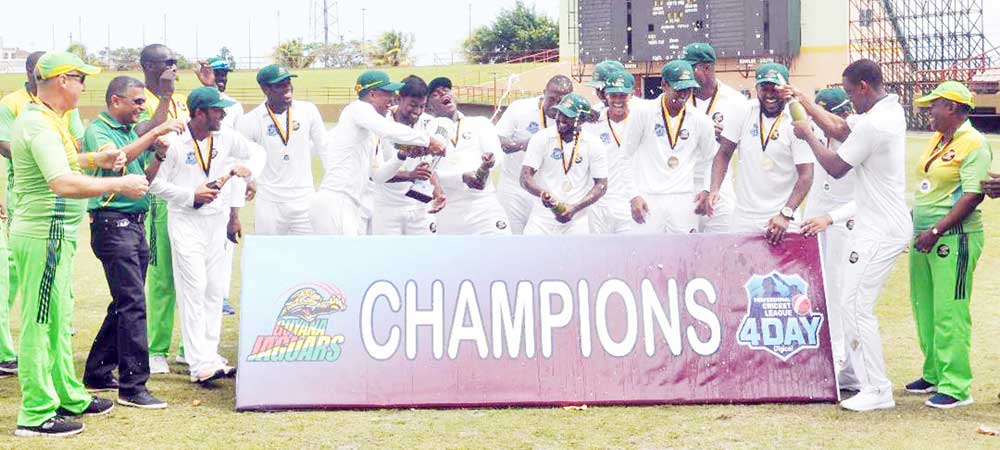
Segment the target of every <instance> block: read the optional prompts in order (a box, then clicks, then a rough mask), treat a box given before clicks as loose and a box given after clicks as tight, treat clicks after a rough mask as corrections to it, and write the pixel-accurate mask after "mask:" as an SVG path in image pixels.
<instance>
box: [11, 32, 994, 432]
mask: <svg viewBox="0 0 1000 450" xmlns="http://www.w3.org/2000/svg"><path fill="white" fill-rule="evenodd" d="M715 62H716V55H715V51H714V50H713V49H712V47H711V46H710V45H708V44H704V43H694V44H690V45H688V46H686V47H685V48H684V53H683V58H681V59H677V60H673V61H669V62H667V63H666V64H665V65H664V66H663V68H662V71H661V73H660V75H661V77H662V84H661V85H660V88H661V89H662V94H661V95H660V96H659V97H657V98H655V99H650V100H645V99H641V98H638V97H635V96H634V94H633V93H634V92H635V88H636V85H635V79H634V77H633V75H632V74H630V73H629V72H628V71H626V70H625V67H624V66H623V65H622V64H621V63H619V62H616V61H605V62H602V63H600V64H597V65H596V67H595V69H594V73H593V76H592V79H591V80H590V82H589V83H588V85H590V86H592V87H593V88H594V89H595V90H596V94H597V97H598V98H599V99H600V102H597V103H595V104H591V103H590V102H589V101H588V100H587V99H586V98H584V96H581V95H579V94H578V93H574V92H573V83H572V81H571V80H570V79H569V78H568V77H565V76H561V75H560V76H555V77H553V78H551V79H550V80H549V81H548V83H547V84H546V86H545V88H544V92H543V95H542V96H540V97H534V98H526V99H521V100H516V101H514V102H512V103H511V104H510V105H509V106H508V107H507V108H506V110H505V111H504V112H503V114H502V115H501V116H500V117H499V120H498V121H496V123H494V122H493V121H492V120H491V119H489V118H486V117H472V116H466V115H465V114H463V113H462V112H461V111H459V110H458V99H457V98H456V96H455V92H454V91H453V86H452V82H451V80H449V79H448V78H444V77H439V78H435V79H432V80H430V82H425V81H424V80H423V79H421V78H419V77H417V76H410V77H407V78H405V79H403V80H401V81H400V82H393V81H392V80H391V79H390V77H389V76H388V75H387V74H386V73H385V72H382V71H377V70H369V71H366V72H364V73H362V74H361V75H360V76H359V77H358V79H357V82H356V84H355V91H356V93H357V100H356V101H353V102H351V103H350V104H348V105H347V106H346V107H344V109H343V110H342V112H341V113H340V116H339V118H337V120H336V125H335V126H334V127H333V128H332V129H330V130H329V131H328V130H327V129H326V126H325V124H324V118H323V117H322V115H321V114H320V110H319V109H318V108H317V107H316V106H315V105H313V104H312V103H309V102H305V101H301V100H295V99H294V96H293V93H294V89H293V80H294V78H295V77H296V75H295V74H293V73H291V72H289V71H288V70H287V69H285V68H283V67H280V66H278V65H271V66H267V67H264V68H262V69H260V71H259V72H258V73H257V83H258V84H259V86H260V88H261V90H262V91H263V93H264V96H265V101H264V102H263V103H261V104H260V105H258V106H256V107H254V108H253V109H251V110H250V111H249V112H244V108H243V106H242V105H240V104H239V103H238V102H236V101H235V100H234V99H232V98H231V97H229V96H227V95H226V94H225V90H226V85H227V80H228V74H229V72H230V68H229V66H228V64H227V63H226V62H225V61H224V60H221V59H213V60H210V61H208V62H206V63H203V64H202V66H201V68H200V69H199V70H197V71H196V73H197V76H198V78H199V80H200V81H201V82H202V84H204V86H203V87H199V88H197V89H194V90H193V91H191V92H190V93H188V94H187V95H184V94H181V93H179V92H176V91H175V88H174V84H175V80H176V77H177V67H176V64H177V60H176V57H175V56H174V54H173V53H172V52H171V51H170V49H168V48H167V47H165V46H162V45H150V46H147V47H146V48H144V49H143V51H142V54H141V58H140V63H141V65H142V69H143V73H144V76H145V79H144V80H138V79H135V78H131V77H128V76H119V77H116V78H114V79H113V80H112V81H111V82H110V84H109V85H108V88H107V92H106V96H105V100H106V104H107V109H106V110H105V111H103V112H101V113H100V115H99V116H98V117H97V118H95V119H94V120H92V121H91V122H90V124H89V126H88V127H86V128H84V127H83V124H82V121H81V120H80V117H79V113H78V112H77V109H76V104H77V101H78V98H79V95H80V92H81V91H82V90H83V85H84V81H85V79H86V77H87V76H89V75H94V74H96V73H98V72H99V68H97V67H94V66H90V65H87V64H85V63H84V62H83V61H81V60H80V59H79V58H77V57H75V56H73V55H71V54H68V53H46V54H41V52H39V53H36V54H32V56H31V58H29V63H28V66H27V70H28V83H26V85H25V89H24V91H23V92H22V91H18V92H17V93H14V94H11V95H9V96H8V97H5V98H4V100H3V101H2V102H0V104H2V106H0V133H2V134H0V153H3V156H5V157H7V158H9V159H10V160H11V164H10V165H9V166H10V167H11V170H10V172H9V174H8V190H7V192H8V199H7V203H8V207H9V221H10V238H9V240H10V242H9V248H10V254H11V257H10V258H9V264H8V265H9V267H8V268H7V269H8V272H9V274H10V276H9V277H7V276H3V277H0V280H8V279H9V284H10V289H9V290H8V289H0V291H7V292H0V295H2V294H4V293H6V294H8V297H9V298H8V299H6V300H5V301H0V304H2V308H0V312H4V313H5V315H4V317H0V324H2V326H0V328H2V331H3V333H0V371H4V372H7V373H16V374H17V375H18V377H19V378H20V382H21V387H22V407H21V410H20V413H19V415H18V421H17V424H18V427H17V431H16V434H18V435H21V436H33V435H68V434H75V433H79V432H80V431H82V430H83V425H82V424H80V423H78V422H76V421H74V420H73V418H74V417H77V416H81V415H99V414H105V413H107V412H109V411H110V410H111V409H112V408H113V406H114V403H112V402H111V401H109V400H105V399H101V398H99V397H94V396H92V395H91V394H90V393H89V392H93V391H102V390H114V391H117V393H118V403H119V404H122V405H126V406H132V407H139V408H165V407H166V406H167V405H166V403H165V402H163V401H161V400H159V399H157V398H155V397H154V396H152V394H150V392H149V391H148V389H147V388H146V381H147V380H148V378H149V376H150V374H157V373H167V372H168V371H169V366H168V363H167V356H168V352H169V350H170V347H171V342H170V341H171V336H172V333H173V322H174V312H175V310H176V311H178V312H179V314H180V323H181V336H182V342H181V345H180V346H179V347H180V348H179V349H178V355H177V362H178V363H183V364H186V365H187V368H188V369H187V370H188V374H189V376H190V380H191V381H192V382H193V383H199V384H207V383H212V382H213V380H217V379H220V378H228V377H233V376H234V375H235V372H236V368H235V367H233V366H232V365H230V364H229V362H228V361H226V359H225V358H223V357H222V356H221V355H220V354H219V340H220V336H221V323H222V314H223V308H224V301H225V298H226V297H227V296H228V292H229V291H230V286H229V280H230V278H231V276H230V274H231V270H232V266H233V246H234V244H236V243H237V242H238V240H239V238H240V237H241V236H242V232H243V226H242V224H241V223H240V216H239V208H241V207H243V206H245V205H246V203H247V202H248V201H253V202H255V207H254V232H255V234H258V235H311V234H315V235H346V236H359V235H366V234H374V235H429V234H435V233H436V234H451V235H484V234H493V235H511V234H515V235H516V234H524V235H563V234H626V233H633V234H635V233H641V234H689V233H720V232H748V233H762V234H763V235H764V236H766V239H767V240H768V241H769V242H770V243H772V244H775V245H777V244H780V242H781V241H782V239H783V237H784V236H785V234H786V233H789V232H801V233H803V234H806V235H818V236H819V238H820V239H821V240H822V242H823V245H822V247H821V248H822V250H823V257H824V267H825V269H826V280H827V281H826V282H827V289H828V292H827V296H828V305H829V309H830V316H831V322H830V327H831V328H830V329H831V335H832V338H833V339H832V341H833V342H832V343H833V354H834V359H835V363H836V367H837V370H838V381H839V384H840V386H841V388H843V389H847V390H853V391H857V392H859V393H858V394H857V395H855V396H854V397H852V398H850V399H847V400H845V401H843V402H842V406H844V407H845V408H847V409H851V410H857V411H864V410H870V409H878V408H887V407H892V406H893V405H894V402H893V398H892V391H891V384H890V383H889V380H888V378H887V376H886V373H885V365H884V360H883V356H882V349H881V342H880V338H879V334H878V323H877V319H876V318H875V316H874V304H875V299H876V298H877V297H878V293H879V291H880V290H881V287H882V285H883V284H884V282H885V280H886V278H887V277H888V275H889V273H890V270H891V268H892V267H893V263H894V261H895V259H896V257H897V256H898V255H899V254H901V253H902V252H903V250H904V249H905V248H906V247H907V246H908V245H910V243H911V241H912V240H913V235H914V228H913V222H912V221H911V215H910V211H909V208H908V207H907V205H906V202H905V199H904V191H905V175H904V170H905V167H904V166H905V132H906V124H905V121H904V119H903V111H902V107H901V106H900V104H899V101H898V98H897V97H896V96H895V95H891V94H886V93H885V92H884V88H883V86H882V79H881V72H880V71H879V69H878V66H877V64H876V63H874V62H872V61H868V60H861V61H857V62H855V63H853V64H851V65H850V66H848V68H847V69H846V70H845V71H844V74H843V76H844V87H845V89H839V88H836V89H824V90H822V91H819V92H818V93H817V94H816V96H815V99H814V101H813V99H809V98H808V97H807V96H806V95H805V94H803V93H802V92H800V91H799V90H798V89H796V88H795V87H794V86H792V85H790V84H789V82H788V80H789V79H790V74H789V71H788V68H787V67H785V66H784V65H781V64H777V63H767V64H762V65H761V66H760V67H758V68H757V70H756V73H755V82H756V98H754V99H748V98H747V97H746V96H745V95H743V94H741V93H740V92H738V91H736V90H735V89H733V88H731V87H729V86H727V85H725V84H724V83H722V82H721V81H720V80H719V79H717V77H716V74H715ZM935 92H937V91H935ZM935 98H948V99H952V97H949V96H942V95H939V96H938V97H934V98H931V100H930V101H933V100H934V99H935ZM970 98H971V97H970ZM852 105H853V109H852ZM855 111H856V114H855ZM969 136H973V137H974V135H969ZM980 137H981V136H980ZM940 142H941V141H940V140H939V144H940ZM970 145H972V144H970ZM946 147H947V145H946ZM987 149H988V148H987ZM314 158H318V159H319V160H320V162H321V163H322V167H323V176H322V181H321V182H320V185H319V188H318V189H316V188H314V177H313V169H312V168H313V160H314ZM953 159H954V155H951V159H947V161H952V160H953ZM933 161H934V160H933V159H932V160H931V162H929V163H928V167H930V165H931V163H932V162H933ZM978 164H979V165H977V166H976V167H977V170H979V169H978V168H979V167H980V166H981V165H982V164H983V161H980V162H979V163H978ZM985 164H986V167H988V166H989V158H988V157H987V158H986V159H985ZM928 170H929V169H928ZM962 170H967V169H964V168H963V169H962ZM970 170H971V169H970ZM963 173H964V172H963ZM942 176H943V175H942ZM935 180H937V179H935ZM928 183H931V182H930V181H928ZM934 183H937V181H934ZM972 184H973V183H969V184H968V185H967V186H966V191H965V192H979V193H980V195H979V198H980V200H981V198H982V195H981V192H982V191H981V190H980V191H975V190H973V188H972V187H971V186H972ZM975 184H976V186H978V182H977V183H975ZM937 187H938V186H936V185H935V186H933V187H931V186H928V187H927V191H928V192H930V191H933V190H935V189H937ZM921 189H923V187H922V188H921ZM918 203H919V202H918ZM977 203H978V202H977ZM935 206H940V202H938V203H935ZM972 207H973V209H974V208H975V205H972ZM87 213H89V218H90V226H91V239H92V240H91V246H92V248H93V251H94V253H95V255H96V256H97V257H98V259H99V260H101V262H102V264H103V266H104V270H105V274H106V277H107V281H108V285H109V287H110V290H111V295H112V302H111V304H110V306H109V308H108V315H107V317H106V319H105V321H104V323H103V324H102V326H101V329H100V331H99V333H98V335H97V337H96V338H95V341H94V344H93V346H92V348H91V351H90V354H89V356H88V359H87V364H86V369H85V373H84V377H83V380H82V381H81V380H78V379H77V377H76V375H75V372H74V370H73V356H72V351H71V349H70V318H71V315H72V283H71V281H72V260H73V255H74V252H75V249H76V235H77V229H78V227H79V224H80V223H81V221H82V219H83V217H84V216H85V215H87ZM915 217H919V216H915ZM927 223H931V222H927ZM952 225H954V223H952ZM951 228H953V227H952V226H951V225H949V226H948V227H945V228H943V229H942V230H938V228H934V230H935V231H934V236H937V235H938V234H940V233H943V234H948V233H947V232H945V231H944V230H947V229H951ZM958 228H959V229H960V228H961V223H959V224H958ZM917 231H918V232H919V231H923V230H917ZM968 231H973V230H966V232H968ZM931 244H933V243H931ZM6 248H7V246H6V245H4V246H3V249H4V250H5V249H6ZM956 248H957V247H956ZM979 248H981V235H980V241H979ZM921 250H922V251H923V249H921ZM939 253H940V251H939ZM956 253H958V251H957V250H956ZM975 256H976V257H978V253H976V255H975ZM5 263H8V258H7V257H6V256H5V255H0V268H2V265H3V264H5ZM974 263H975V261H974V258H973V261H972V266H973V268H974ZM966 264H968V261H966ZM27 268H33V269H34V268H38V269H37V270H25V269H27ZM966 269H967V271H968V276H969V277H971V270H968V267H967V268H966ZM963 273H964V272H963ZM0 275H2V274H0ZM963 276H964V275H963ZM969 280H970V282H971V278H970V279H969ZM18 296H19V297H20V298H21V300H22V304H23V307H22V320H21V324H22V333H21V339H20V351H19V352H15V351H14V347H13V341H12V339H11V336H10V331H9V325H8V322H9V321H8V320H7V317H6V312H9V308H10V305H12V304H13V301H14V299H15V297H18ZM935 301H937V300H935ZM966 314H967V306H966ZM930 320H932V321H933V320H934V319H933V318H931V319H930ZM933 328H934V327H933V324H931V325H930V331H928V333H930V334H931V336H930V337H928V339H929V342H931V343H929V344H928V345H929V346H930V347H928V348H927V349H924V350H925V354H928V352H930V354H933V353H934V350H933V349H932V348H931V347H933V345H936V344H934V343H933V341H934V340H933V336H932V335H933V333H934V331H933ZM921 339H922V343H923V341H924V337H923V335H922V336H921ZM956 347H961V345H957V346H956ZM922 349H923V348H922ZM952 350H955V349H954V348H953V349H952ZM960 350H961V349H960V348H959V349H958V350H955V351H960ZM949 354H951V355H953V354H954V352H952V353H949ZM18 356H19V357H18ZM928 358H929V359H935V361H936V360H938V359H940V358H938V357H931V356H928ZM958 358H962V356H961V355H959V356H958ZM964 358H966V359H967V358H968V353H967V348H966V353H965V356H964ZM929 364H930V365H929V366H925V372H924V377H923V378H922V379H921V381H925V382H927V384H928V385H929V386H930V387H934V386H936V385H938V384H942V385H943V384H944V381H945V378H946V377H945V376H944V375H942V376H941V377H938V376H937V375H938V371H937V367H936V366H935V365H934V364H936V363H934V362H932V363H929ZM966 366H967V364H966ZM116 370H117V373H118V377H117V378H116V377H115V371H116ZM949 370H951V369H949ZM960 376H964V375H960ZM932 378H933V379H932ZM968 378H970V379H971V374H969V375H968ZM911 384H912V383H911ZM909 387H910V386H909V385H908V388H909ZM930 387H927V386H924V388H923V389H924V390H923V391H920V392H934V391H932V390H929V389H930ZM967 394H968V392H967V386H966V387H965V391H964V394H963V393H962V392H958V395H953V397H954V399H957V400H956V401H957V402H960V401H963V400H964V398H962V397H963V396H966V397H967Z"/></svg>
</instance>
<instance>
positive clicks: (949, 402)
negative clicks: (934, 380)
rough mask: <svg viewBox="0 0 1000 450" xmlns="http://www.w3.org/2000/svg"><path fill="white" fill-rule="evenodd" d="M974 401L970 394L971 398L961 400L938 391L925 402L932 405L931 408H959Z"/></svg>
mask: <svg viewBox="0 0 1000 450" xmlns="http://www.w3.org/2000/svg"><path fill="white" fill-rule="evenodd" d="M973 402H974V400H972V396H969V398H967V399H965V400H959V399H957V398H955V397H952V396H950V395H947V394H942V393H940V392H938V393H937V394H934V396H933V397H931V398H929V399H927V401H926V402H924V404H925V405H927V406H930V407H931V408H938V409H951V408H958V407H959V406H966V405H971V404H972V403H973Z"/></svg>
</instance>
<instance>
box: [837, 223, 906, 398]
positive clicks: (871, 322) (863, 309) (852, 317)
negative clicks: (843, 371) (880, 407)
mask: <svg viewBox="0 0 1000 450" xmlns="http://www.w3.org/2000/svg"><path fill="white" fill-rule="evenodd" d="M852 234H853V236H852V237H851V241H850V243H849V244H848V247H847V260H846V266H845V267H844V275H843V292H842V295H843V297H842V298H843V299H844V302H843V304H844V322H843V323H844V344H845V349H846V351H847V357H848V359H849V360H850V365H851V366H853V368H854V373H855V375H857V378H858V382H859V383H860V388H861V391H862V392H878V393H884V392H891V391H892V383H891V382H890V381H889V377H888V375H887V374H886V370H885V357H884V356H883V354H882V338H881V337H880V336H879V331H878V318H876V317H875V302H876V301H877V300H878V294H879V292H880V291H881V290H882V286H883V285H884V284H885V281H886V279H888V278H889V275H890V274H891V273H892V268H893V266H894V265H895V263H896V258H897V257H898V256H899V255H900V254H902V253H903V250H904V249H906V246H907V244H908V243H907V242H906V241H902V242H886V241H878V240H874V239H871V238H867V237H862V236H858V234H857V233H852ZM852 261H853V262H852Z"/></svg>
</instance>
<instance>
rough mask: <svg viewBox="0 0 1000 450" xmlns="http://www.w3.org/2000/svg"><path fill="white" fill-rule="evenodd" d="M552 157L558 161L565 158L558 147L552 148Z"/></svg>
mask: <svg viewBox="0 0 1000 450" xmlns="http://www.w3.org/2000/svg"><path fill="white" fill-rule="evenodd" d="M552 159H554V160H556V161H560V160H562V159H563V154H562V150H559V149H558V148H554V149H552Z"/></svg>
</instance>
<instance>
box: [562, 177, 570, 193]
mask: <svg viewBox="0 0 1000 450" xmlns="http://www.w3.org/2000/svg"><path fill="white" fill-rule="evenodd" d="M562 190H563V192H565V193H567V194H568V193H569V192H570V191H572V190H573V183H571V182H570V181H569V180H566V181H563V184H562Z"/></svg>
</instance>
